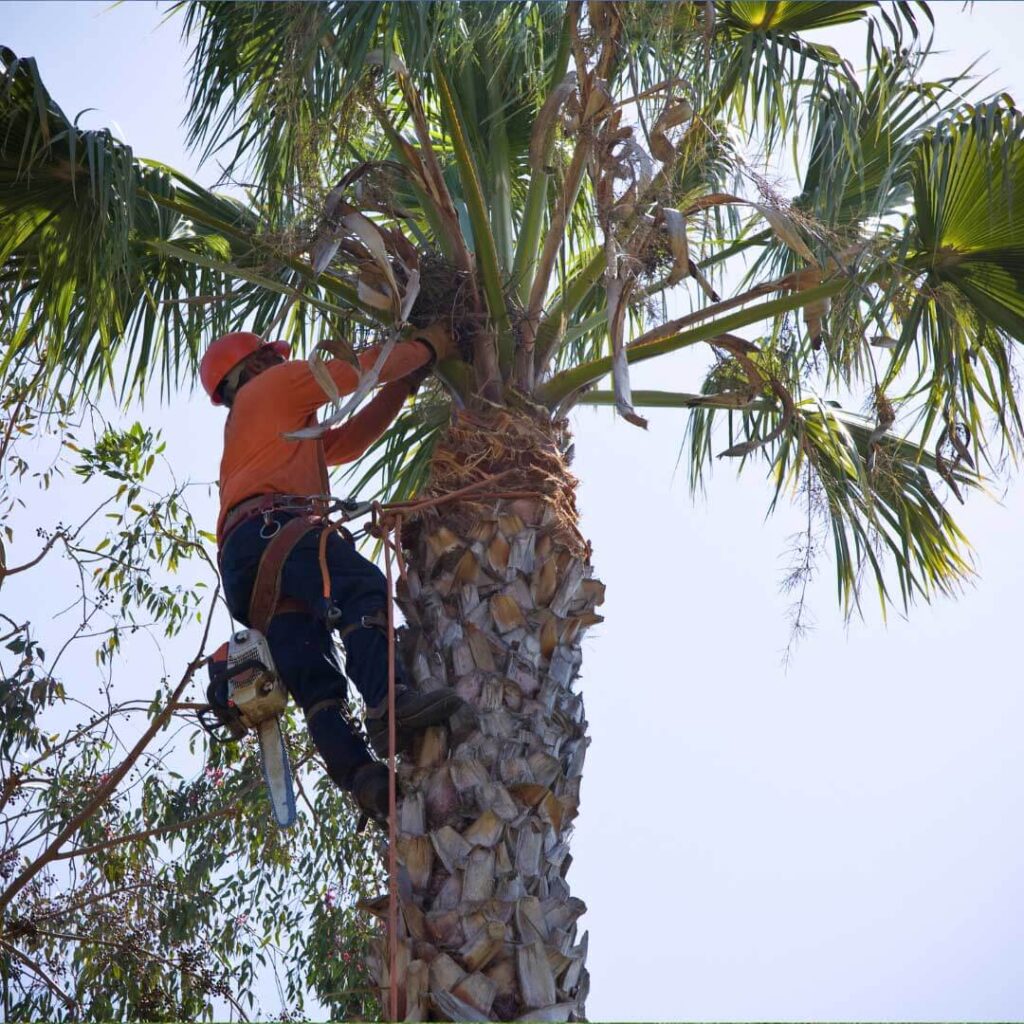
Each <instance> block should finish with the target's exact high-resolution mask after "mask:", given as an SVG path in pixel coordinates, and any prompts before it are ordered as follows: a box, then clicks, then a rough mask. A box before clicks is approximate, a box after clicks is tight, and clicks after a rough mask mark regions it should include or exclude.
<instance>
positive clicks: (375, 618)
mask: <svg viewBox="0 0 1024 1024" xmlns="http://www.w3.org/2000/svg"><path fill="white" fill-rule="evenodd" d="M357 629H376V630H379V631H380V632H382V633H386V632H387V630H388V615H387V612H385V611H379V612H371V613H370V614H369V615H364V616H363V617H362V618H361V619H360V620H359V621H358V622H350V623H349V624H348V625H347V626H342V628H341V629H339V630H338V636H339V637H340V638H341V639H342V640H344V639H345V637H347V636H348V635H349V634H350V633H354V632H355V631H356V630H357Z"/></svg>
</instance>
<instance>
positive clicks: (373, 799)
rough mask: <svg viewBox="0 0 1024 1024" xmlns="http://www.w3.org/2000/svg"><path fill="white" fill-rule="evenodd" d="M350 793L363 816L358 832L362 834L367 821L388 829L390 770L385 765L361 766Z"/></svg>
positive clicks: (374, 762) (370, 764) (373, 763)
mask: <svg viewBox="0 0 1024 1024" xmlns="http://www.w3.org/2000/svg"><path fill="white" fill-rule="evenodd" d="M349 792H351V794H352V799H353V800H355V802H356V804H357V806H358V807H359V811H360V814H361V816H360V819H359V826H358V829H357V831H359V832H362V830H363V826H364V825H365V824H366V821H367V820H370V821H372V822H374V824H376V825H379V826H380V827H381V828H384V829H386V828H387V827H388V770H387V768H386V767H385V766H384V765H382V764H380V763H379V762H377V761H371V762H369V763H367V764H363V765H360V766H359V767H358V768H357V769H356V772H355V774H354V775H353V776H352V784H351V787H350V789H349Z"/></svg>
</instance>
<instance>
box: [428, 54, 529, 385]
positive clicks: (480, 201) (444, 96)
mask: <svg viewBox="0 0 1024 1024" xmlns="http://www.w3.org/2000/svg"><path fill="white" fill-rule="evenodd" d="M434 80H435V82H436V83H437V93H438V96H439V98H440V100H441V110H442V113H443V116H444V119H445V121H446V122H447V127H448V132H449V134H450V136H451V140H452V149H453V151H454V153H455V162H456V165H457V166H458V170H459V180H460V181H461V183H462V191H463V195H464V197H465V200H466V210H467V212H468V214H469V220H470V223H471V224H472V225H473V246H474V249H475V252H476V257H477V268H478V270H479V273H480V279H481V283H482V285H483V290H484V298H485V299H486V301H487V309H488V311H489V313H490V315H491V320H492V322H493V323H494V325H495V326H496V327H497V330H498V365H499V367H500V368H501V371H502V376H503V377H504V376H507V374H508V371H509V370H510V369H511V367H512V356H513V349H514V344H513V339H512V331H511V328H510V325H509V319H508V310H507V309H506V308H505V292H504V289H503V288H502V280H501V266H500V264H499V262H498V250H497V248H496V246H495V241H494V235H493V233H492V232H491V222H490V219H489V217H488V215H487V204H486V202H485V200H484V194H483V189H482V188H481V187H480V176H479V174H478V173H477V169H476V162H475V161H474V160H473V154H472V153H471V152H470V150H469V145H468V143H467V142H466V136H465V133H464V132H463V130H462V121H461V119H460V117H459V112H458V110H457V108H456V106H455V101H454V99H453V98H452V93H451V88H450V86H449V84H448V79H447V78H446V77H445V74H444V71H443V70H442V69H441V66H440V63H438V62H437V61H435V63H434Z"/></svg>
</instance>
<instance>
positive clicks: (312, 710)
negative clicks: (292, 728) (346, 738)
mask: <svg viewBox="0 0 1024 1024" xmlns="http://www.w3.org/2000/svg"><path fill="white" fill-rule="evenodd" d="M329 708H337V709H338V713H339V714H340V715H341V717H342V718H344V719H345V720H346V721H347V720H348V705H347V704H346V703H345V701H343V700H342V699H341V698H340V697H328V698H327V699H326V700H318V701H317V702H316V703H315V704H313V705H311V706H310V707H308V708H306V710H305V711H304V712H303V713H304V714H305V716H306V725H309V723H310V722H312V721H313V719H314V718H315V717H316V716H317V715H319V714H320V712H321V711H327V710H328V709H329Z"/></svg>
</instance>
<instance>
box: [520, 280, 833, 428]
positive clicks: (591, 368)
mask: <svg viewBox="0 0 1024 1024" xmlns="http://www.w3.org/2000/svg"><path fill="white" fill-rule="evenodd" d="M848 284H849V282H848V281H847V279H846V278H845V277H836V278H833V279H832V280H830V281H826V282H825V283H824V284H820V285H818V286H817V287H816V288H808V289H807V290H805V291H801V292H794V293H793V294H790V295H784V296H782V297H781V298H778V299H772V300H771V301H770V302H763V303H761V304H760V305H757V306H752V307H750V308H749V309H744V310H741V311H740V312H738V313H733V314H732V315H731V316H727V317H723V318H721V319H717V320H712V321H711V322H709V323H705V324H702V325H701V326H699V327H696V328H695V329H693V330H691V331H682V332H679V333H677V334H673V335H670V336H669V337H667V338H660V339H659V340H658V341H654V342H650V343H648V344H645V345H641V346H636V347H627V349H626V359H627V361H628V362H630V363H638V362H641V361H642V360H645V359H653V358H655V357H656V356H661V355H666V354H667V353H669V352H676V351H678V350H679V349H682V348H687V347H688V346H690V345H696V344H698V343H700V342H702V341H710V340H711V339H712V338H716V337H720V336H721V335H723V334H728V333H730V332H732V331H735V330H738V329H739V328H742V327H747V326H749V325H750V324H754V323H758V322H759V321H761V320H768V319H770V318H771V317H774V316H778V315H779V314H781V313H788V312H789V311H790V310H793V309H799V308H800V307H802V306H806V305H808V304H809V303H812V302H814V301H816V300H817V299H825V298H829V297H830V296H832V295H835V294H837V293H838V292H840V291H842V289H843V288H844V287H846V286H847V285H848ZM611 368H612V358H611V356H604V357H602V358H601V359H594V360H591V361H590V362H587V363H583V364H581V365H580V366H575V367H573V368H572V369H569V370H564V371H563V372H562V373H558V374H556V375H555V376H554V377H552V378H551V380H549V381H547V383H545V384H542V385H541V386H540V387H539V388H538V389H537V391H536V393H535V397H536V399H537V401H538V402H540V403H541V404H544V405H547V406H549V407H551V408H554V407H555V406H557V405H559V404H560V403H561V402H563V401H564V400H565V399H566V398H568V397H569V396H570V395H571V394H573V392H575V391H579V390H580V389H581V388H585V387H586V386H587V385H588V384H593V383H594V382H596V381H598V380H600V379H601V378H602V377H604V376H605V375H606V374H607V373H610V372H611Z"/></svg>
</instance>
